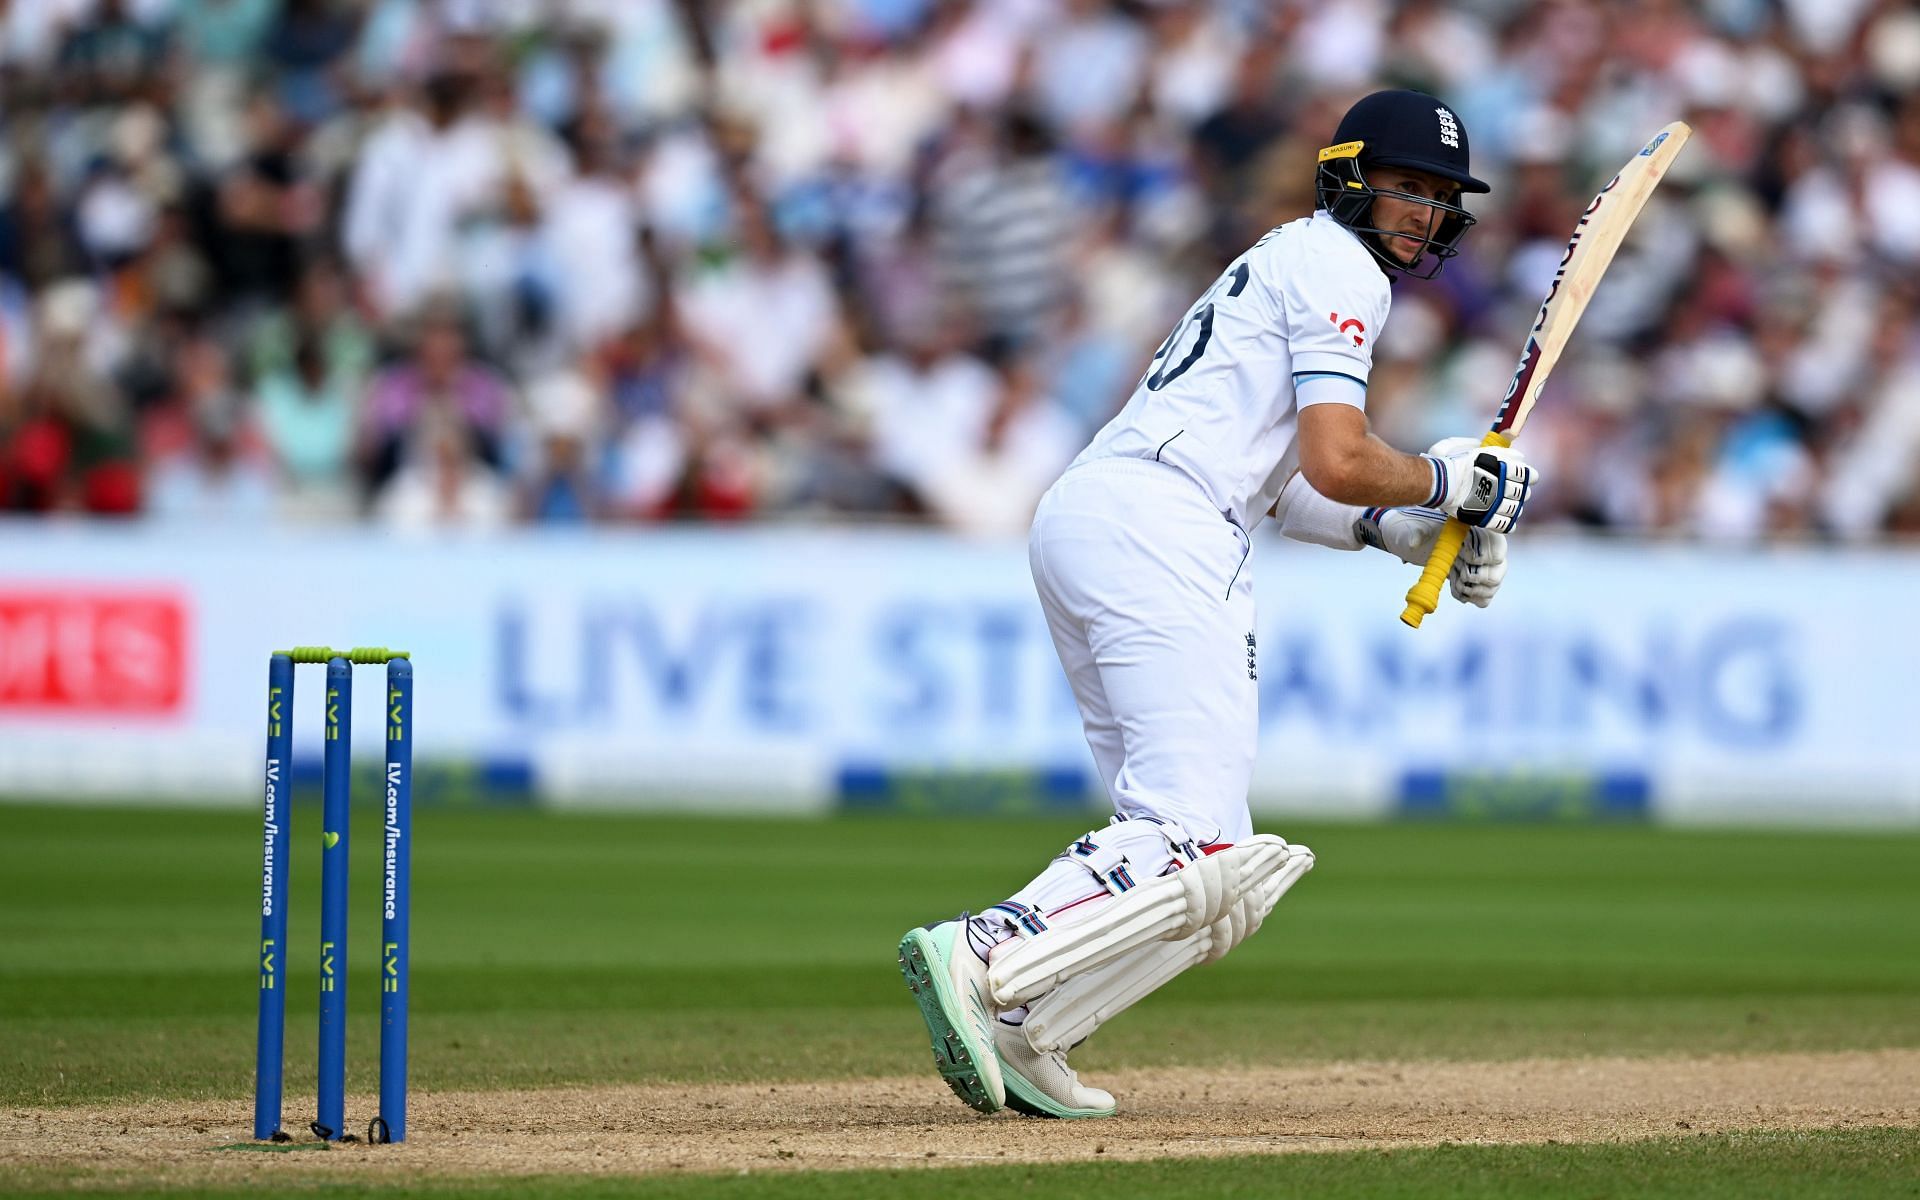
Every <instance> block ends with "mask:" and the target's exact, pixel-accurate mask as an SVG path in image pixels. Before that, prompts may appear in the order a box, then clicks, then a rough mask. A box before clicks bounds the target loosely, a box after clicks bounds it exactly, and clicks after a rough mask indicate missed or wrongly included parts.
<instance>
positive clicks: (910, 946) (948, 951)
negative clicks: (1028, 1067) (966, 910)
mask: <svg viewBox="0 0 1920 1200" xmlns="http://www.w3.org/2000/svg"><path fill="white" fill-rule="evenodd" d="M900 973H901V974H902V975H904V976H906V979H907V988H908V990H910V991H911V992H912V993H913V998H914V999H915V1000H917V1001H918V1002H919V1004H920V1016H921V1019H923V1020H924V1021H926V1023H927V1033H928V1035H929V1036H930V1037H931V1038H932V1040H933V1063H934V1065H935V1066H936V1067H938V1068H939V1069H940V1075H941V1077H942V1078H944V1079H945V1080H946V1081H947V1086H948V1087H950V1088H952V1089H953V1094H954V1095H956V1096H958V1097H960V1098H961V1099H962V1100H964V1101H966V1102H967V1104H968V1105H969V1106H971V1107H973V1108H977V1109H979V1110H980V1111H981V1112H983V1113H990V1112H999V1111H1000V1110H1001V1109H1003V1108H1005V1107H1006V1106H1007V1087H1006V1084H1005V1083H1004V1082H1003V1081H1002V1079H1001V1075H1000V1055H999V1054H998V1053H997V1052H996V1051H995V1050H994V1042H993V1027H994V1026H995V1025H998V1024H999V1022H998V1021H996V1020H994V1017H993V1013H992V1012H991V1011H989V1010H988V1008H987V964H985V963H983V962H981V961H980V956H979V955H977V954H975V953H974V952H973V949H972V947H970V946H968V945H967V917H966V915H965V914H962V915H961V917H960V919H959V920H957V921H942V922H941V923H940V924H938V925H929V926H927V927H926V928H924V929H913V930H909V931H908V932H907V936H905V937H903V938H901V939H900Z"/></svg>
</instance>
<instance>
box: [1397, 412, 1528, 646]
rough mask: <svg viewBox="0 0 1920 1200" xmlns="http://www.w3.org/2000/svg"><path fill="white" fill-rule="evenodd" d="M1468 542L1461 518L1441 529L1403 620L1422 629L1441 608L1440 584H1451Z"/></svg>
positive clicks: (1500, 439)
mask: <svg viewBox="0 0 1920 1200" xmlns="http://www.w3.org/2000/svg"><path fill="white" fill-rule="evenodd" d="M1480 444H1481V445H1482V446H1511V445H1513V439H1511V438H1509V437H1507V436H1506V435H1505V434H1500V433H1489V434H1487V436H1485V437H1483V438H1481V439H1480ZM1466 540H1467V526H1466V524H1465V522H1463V521H1461V520H1460V519H1459V518H1458V517H1448V518H1447V523H1446V524H1445V525H1443V526H1441V527H1440V536H1439V537H1438V538H1436V539H1434V543H1433V553H1431V554H1429V555H1427V566H1426V569H1425V570H1423V571H1421V572H1420V580H1419V582H1417V583H1415V584H1414V585H1413V586H1412V587H1411V588H1408V589H1407V607H1406V609H1405V610H1404V611H1403V612H1401V614H1400V619H1401V620H1402V621H1404V622H1406V623H1407V624H1408V625H1411V626H1413V627H1414V628H1415V629H1418V628H1420V622H1422V621H1424V620H1426V619H1427V614H1428V613H1430V612H1432V611H1433V610H1434V609H1436V608H1438V607H1439V606H1440V585H1441V584H1443V583H1445V582H1446V581H1447V573H1448V572H1450V571H1452V570H1453V560H1454V559H1456V558H1458V557H1460V547H1461V546H1462V545H1463V544H1464V543H1465V542H1466Z"/></svg>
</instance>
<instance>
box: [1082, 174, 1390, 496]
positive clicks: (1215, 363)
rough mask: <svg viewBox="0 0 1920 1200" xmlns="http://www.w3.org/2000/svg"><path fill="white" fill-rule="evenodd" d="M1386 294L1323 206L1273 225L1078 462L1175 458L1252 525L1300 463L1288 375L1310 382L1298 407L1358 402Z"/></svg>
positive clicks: (1363, 254) (1374, 267)
mask: <svg viewBox="0 0 1920 1200" xmlns="http://www.w3.org/2000/svg"><path fill="white" fill-rule="evenodd" d="M1391 300H1392V294H1391V292H1390V290H1389V288H1388V286H1387V277H1386V275H1385V274H1384V273H1383V272H1382V271H1381V270H1380V267H1379V265H1378V264H1377V263H1376V262H1375V261H1374V258H1373V256H1372V255H1371V254H1369V253H1368V252H1367V248H1366V247H1365V246H1363V245H1361V244H1360V239H1359V238H1358V237H1356V236H1355V235H1354V234H1353V233H1352V232H1351V231H1350V230H1348V229H1347V228H1346V227H1345V226H1343V225H1341V224H1340V223H1339V222H1337V221H1335V220H1334V219H1333V218H1332V217H1330V216H1328V215H1327V214H1326V213H1325V212H1324V211H1322V212H1317V213H1315V214H1314V215H1313V216H1311V217H1302V218H1301V219H1299V220H1297V221H1289V222H1288V223H1286V224H1285V225H1282V226H1280V227H1279V228H1277V229H1274V230H1271V231H1269V232H1268V233H1267V235H1266V236H1265V237H1263V238H1261V239H1260V240H1259V241H1258V242H1255V243H1254V244H1253V246H1252V248H1251V249H1249V250H1248V251H1247V252H1246V253H1244V254H1242V255H1241V256H1240V257H1239V258H1237V259H1235V260H1234V261H1233V263H1232V264H1231V265H1230V266H1228V268H1227V269H1226V271H1225V272H1224V273H1223V274H1222V275H1221V276H1220V278H1219V279H1218V280H1216V281H1215V282H1214V284H1213V286H1212V287H1210V288H1208V289H1207V290H1206V292H1205V293H1204V294H1203V295H1201V297H1200V298H1199V299H1198V300H1196V301H1194V302H1193V307H1192V308H1190V309H1188V310H1187V315H1186V316H1185V317H1183V318H1181V320H1180V324H1179V325H1177V326H1175V328H1174V331H1173V333H1172V334H1170V335H1169V336H1168V337H1167V340H1166V341H1165V342H1164V343H1162V344H1161V346H1160V349H1159V351H1158V352H1157V353H1156V354H1155V355H1154V357H1153V362H1152V363H1151V364H1150V365H1149V367H1148V370H1147V373H1146V374H1145V375H1144V376H1142V377H1141V380H1140V382H1139V384H1138V385H1136V386H1135V387H1134V389H1133V395H1132V397H1130V398H1129V399H1128V400H1127V404H1126V407H1124V408H1122V409H1121V410H1120V412H1119V413H1118V414H1117V415H1116V416H1115V417H1114V418H1113V420H1111V421H1109V422H1107V425H1106V427H1105V428H1103V429H1102V430H1101V431H1100V432H1099V433H1097V434H1095V435H1094V439H1093V442H1092V444H1091V445H1089V446H1088V447H1087V448H1086V449H1085V450H1083V451H1081V452H1080V456H1079V457H1078V458H1076V459H1075V460H1074V463H1075V464H1076V465H1077V464H1079V463H1082V462H1087V461H1089V460H1092V459H1098V458H1150V459H1154V460H1156V461H1159V462H1165V463H1171V464H1173V465H1174V466H1177V467H1179V468H1180V469H1181V470H1183V471H1185V472H1186V473H1187V474H1189V475H1191V476H1192V477H1193V478H1194V480H1195V481H1196V482H1198V483H1199V484H1200V486H1201V488H1202V489H1204V490H1205V491H1206V493H1207V495H1208V497H1209V498H1210V499H1211V500H1212V501H1213V505H1214V507H1215V508H1218V509H1219V510H1220V511H1221V513H1223V514H1224V515H1225V516H1227V517H1228V518H1229V519H1230V520H1232V521H1234V522H1235V523H1236V524H1238V525H1240V526H1241V527H1242V528H1243V529H1252V528H1253V527H1254V525H1256V524H1258V523H1259V521H1260V520H1261V518H1263V517H1265V516H1266V514H1267V510H1268V509H1270V508H1272V507H1273V503H1274V501H1275V500H1276V499H1277V498H1278V497H1279V495H1280V489H1281V488H1282V487H1284V486H1286V482H1287V478H1288V477H1289V476H1290V475H1292V474H1293V472H1294V470H1295V465H1296V463H1297V461H1298V454H1297V453H1296V452H1295V449H1294V432H1295V428H1296V425H1297V421H1298V417H1299V406H1300V405H1301V404H1302V403H1303V401H1301V400H1300V399H1299V398H1298V397H1297V396H1296V395H1295V385H1296V382H1297V381H1303V380H1306V379H1313V380H1315V385H1314V386H1313V387H1312V389H1311V392H1312V397H1311V399H1310V400H1307V401H1304V403H1324V402H1333V403H1347V404H1352V405H1354V406H1355V407H1358V408H1362V409H1364V408H1365V407H1366V384H1367V375H1368V372H1369V371H1370V370H1372V367H1373V342H1374V339H1375V338H1376V337H1378V336H1379V334H1380V328H1381V326H1382V325H1384V324H1385V323H1386V319H1387V308H1388V306H1389V304H1390V303H1391ZM1323 378H1324V379H1326V380H1329V381H1333V382H1336V383H1341V384H1342V385H1341V386H1322V385H1321V384H1320V383H1319V380H1321V379H1323ZM1344 381H1351V383H1350V384H1347V383H1344Z"/></svg>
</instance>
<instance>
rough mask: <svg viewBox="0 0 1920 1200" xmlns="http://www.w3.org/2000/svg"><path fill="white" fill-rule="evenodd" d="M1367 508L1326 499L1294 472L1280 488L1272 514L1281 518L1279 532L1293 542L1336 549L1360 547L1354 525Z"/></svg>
mask: <svg viewBox="0 0 1920 1200" xmlns="http://www.w3.org/2000/svg"><path fill="white" fill-rule="evenodd" d="M1365 511H1366V510H1365V509H1363V508H1361V507H1359V506H1358V505H1355V504H1342V503H1340V502H1339V501H1338V500H1329V499H1327V498H1326V497H1325V496H1322V495H1321V494H1320V493H1319V492H1316V491H1314V490H1313V485H1312V484H1310V483H1308V482H1307V477H1306V476H1305V475H1299V474H1296V475H1295V476H1294V477H1293V478H1292V479H1289V480H1287V486H1286V487H1284V488H1281V489H1280V500H1279V503H1277V504H1275V505H1274V506H1273V515H1274V516H1276V517H1278V518H1279V519H1280V532H1281V533H1283V534H1285V535H1286V536H1288V537H1290V538H1292V539H1293V540H1294V541H1296V542H1312V543H1313V544H1314V545H1316V546H1330V547H1332V548H1333V549H1335V550H1358V549H1360V547H1361V546H1362V544H1363V543H1362V542H1361V541H1360V534H1359V533H1358V532H1357V531H1356V530H1355V528H1354V525H1355V522H1357V521H1358V520H1359V519H1360V514H1361V513H1363V512H1365Z"/></svg>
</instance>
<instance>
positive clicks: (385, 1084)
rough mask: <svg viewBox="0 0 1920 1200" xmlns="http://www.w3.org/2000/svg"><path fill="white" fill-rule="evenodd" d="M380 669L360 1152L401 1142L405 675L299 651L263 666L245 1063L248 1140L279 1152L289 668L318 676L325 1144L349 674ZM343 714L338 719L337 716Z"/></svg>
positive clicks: (347, 774)
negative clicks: (369, 1040) (250, 1027)
mask: <svg viewBox="0 0 1920 1200" xmlns="http://www.w3.org/2000/svg"><path fill="white" fill-rule="evenodd" d="M383 662H384V663H385V664H386V665H387V694H386V703H385V705H384V706H383V708H384V712H385V720H384V722H383V723H384V725H385V728H386V743H387V757H386V771H385V774H384V777H383V783H384V785H385V797H386V803H385V812H386V821H385V827H386V828H385V834H386V838H385V853H384V854H383V856H382V861H383V863H384V869H383V870H382V873H381V876H382V879H381V892H380V905H381V907H380V912H381V920H380V943H381V947H380V1109H379V1112H378V1114H377V1115H376V1116H375V1117H374V1118H373V1120H372V1121H371V1122H370V1123H369V1124H368V1126H367V1140H368V1141H370V1142H401V1141H405V1140H406V1137H407V966H408V955H409V939H408V934H407V926H408V918H409V916H410V914H411V910H412V873H413V872H412V853H411V851H412V844H413V663H412V662H411V661H410V660H409V659H408V657H407V653H406V651H404V650H388V649H385V648H383V647H364V646H363V647H358V648H356V649H352V650H332V649H329V648H327V647H325V646H297V647H295V648H294V649H292V650H283V651H280V652H277V653H275V654H274V655H273V656H272V658H271V659H270V660H269V661H268V665H267V762H266V804H265V810H264V813H265V819H264V827H265V834H264V837H263V838H262V842H261V847H262V849H261V854H262V860H263V870H262V873H261V889H260V1026H259V1035H258V1041H257V1045H256V1050H255V1062H254V1072H255V1074H254V1098H253V1136H254V1137H255V1138H258V1139H261V1140H263V1141H264V1140H275V1141H284V1140H286V1139H287V1135H286V1134H285V1133H282V1132H281V1130H280V1110H281V1103H280V1101H281V1086H282V1080H283V1077H284V1070H283V1068H284V1060H285V1047H286V1024H287V1001H286V989H285V987H284V986H283V981H284V979H285V972H284V968H283V966H282V964H283V963H284V962H285V950H286V942H287V870H288V866H289V863H288V851H287V836H288V831H289V830H290V829H291V827H292V824H293V806H292V800H293V790H292V786H291V783H292V778H291V767H292V762H293V676H294V670H293V669H294V666H295V665H296V664H299V663H324V664H325V665H326V668H327V696H326V701H327V702H326V735H325V736H326V741H325V753H324V757H323V760H322V767H321V795H322V803H321V810H322V820H321V829H322V832H321V851H320V854H321V858H320V1058H319V1063H320V1077H319V1087H318V1089H317V1092H318V1095H317V1101H318V1108H319V1111H318V1114H317V1116H316V1117H315V1119H314V1121H313V1122H312V1124H311V1125H310V1126H309V1128H311V1129H312V1130H313V1132H314V1134H315V1135H317V1136H318V1137H320V1138H322V1139H323V1140H326V1141H335V1140H339V1139H340V1138H342V1137H343V1136H345V1129H346V1083H347V972H346V963H347V866H348V862H349V845H350V839H349V837H348V833H349V826H350V824H351V822H350V819H349V811H348V800H349V798H350V795H351V772H352V767H353V751H352V745H353V668H354V665H355V664H360V665H378V664H380V663H383ZM343 713H344V714H345V716H344V719H343V717H342V714H343Z"/></svg>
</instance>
